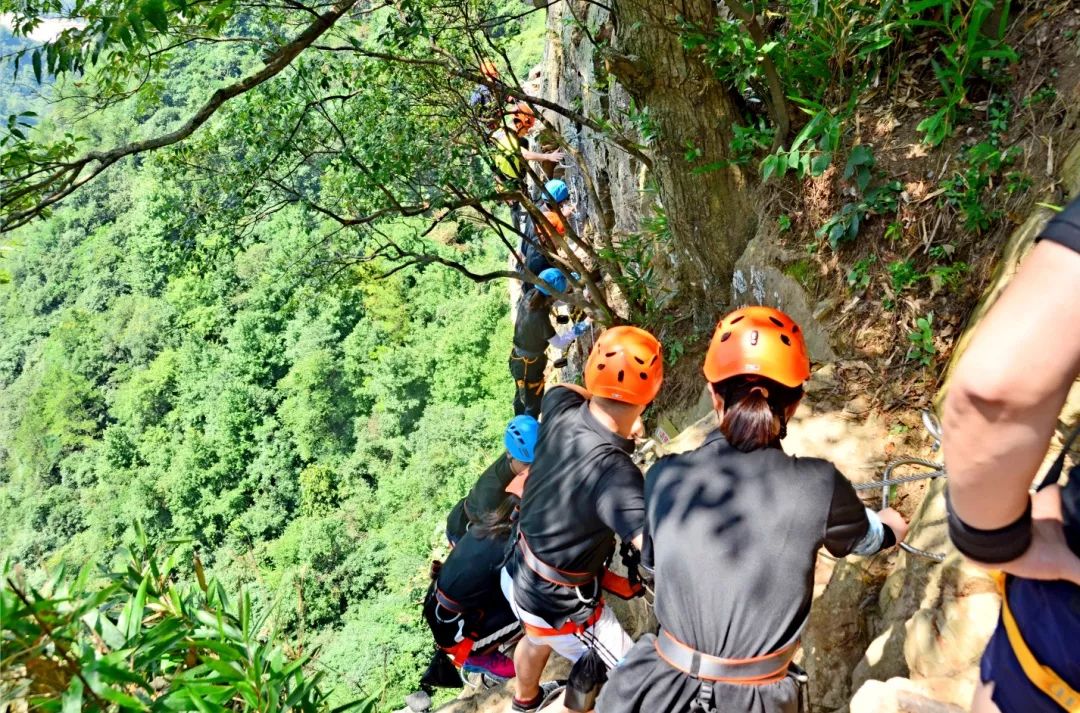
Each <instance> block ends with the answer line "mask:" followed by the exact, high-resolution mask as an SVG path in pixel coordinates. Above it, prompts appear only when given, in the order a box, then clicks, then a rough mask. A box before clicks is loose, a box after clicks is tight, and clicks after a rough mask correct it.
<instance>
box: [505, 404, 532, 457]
mask: <svg viewBox="0 0 1080 713" xmlns="http://www.w3.org/2000/svg"><path fill="white" fill-rule="evenodd" d="M539 433H540V424H539V423H538V422H537V421H536V419H535V418H533V417H532V416H529V415H522V416H514V417H513V418H512V419H510V423H509V424H507V426H506V434H505V435H504V436H503V442H504V443H505V444H506V452H507V453H509V454H510V457H511V458H513V459H514V460H519V461H521V462H522V463H532V462H533V457H534V456H535V455H536V437H537V435H538V434H539Z"/></svg>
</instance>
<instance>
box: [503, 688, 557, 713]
mask: <svg viewBox="0 0 1080 713" xmlns="http://www.w3.org/2000/svg"><path fill="white" fill-rule="evenodd" d="M564 688H566V681H545V682H544V683H541V684H540V693H538V694H537V696H536V698H534V699H533V700H531V701H529V702H528V703H520V702H519V701H518V699H516V698H515V699H514V701H513V703H512V704H511V706H510V710H512V711H517V712H518V713H529V711H538V710H540V709H541V708H543V707H544V706H546V705H547V704H548V703H551V702H552V701H553V700H555V698H556V697H558V695H559V694H560V693H562V692H563V689H564Z"/></svg>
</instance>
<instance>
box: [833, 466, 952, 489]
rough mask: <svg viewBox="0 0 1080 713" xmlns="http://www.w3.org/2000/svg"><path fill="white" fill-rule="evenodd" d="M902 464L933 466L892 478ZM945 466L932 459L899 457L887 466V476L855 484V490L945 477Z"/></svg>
mask: <svg viewBox="0 0 1080 713" xmlns="http://www.w3.org/2000/svg"><path fill="white" fill-rule="evenodd" d="M902 465H921V466H923V467H925V468H931V469H932V470H930V471H929V472H927V473H913V474H911V475H901V476H898V477H896V478H890V477H889V475H890V474H891V473H892V471H893V470H894V469H896V468H898V467H900V466H902ZM944 477H945V466H944V465H942V464H941V463H935V462H934V461H932V460H927V459H925V458H898V459H897V460H894V461H892V462H890V463H889V464H888V465H886V466H885V478H884V479H882V480H872V481H870V482H868V483H857V484H855V490H857V491H861V490H873V489H875V488H887V487H889V486H890V485H903V484H904V483H914V482H915V481H917V480H928V479H932V478H944Z"/></svg>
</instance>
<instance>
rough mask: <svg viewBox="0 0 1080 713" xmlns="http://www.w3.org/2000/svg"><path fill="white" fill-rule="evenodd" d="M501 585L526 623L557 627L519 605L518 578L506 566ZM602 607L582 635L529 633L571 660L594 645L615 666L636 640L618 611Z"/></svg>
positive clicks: (531, 639)
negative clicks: (516, 598) (516, 584)
mask: <svg viewBox="0 0 1080 713" xmlns="http://www.w3.org/2000/svg"><path fill="white" fill-rule="evenodd" d="M500 584H501V585H502V592H503V596H505V597H506V601H508V602H509V603H510V607H511V608H512V609H513V610H514V614H515V615H517V618H518V620H519V621H520V622H521V623H522V624H529V625H531V626H536V627H540V628H543V629H555V628H557V627H555V626H553V625H552V624H551V623H550V622H548V621H546V620H544V618H543V617H540V616H537V615H536V614H533V613H531V612H527V611H525V610H524V609H522V608H521V607H519V606H518V603H517V601H515V599H514V579H513V577H511V576H510V573H509V572H507V571H506V568H505V567H503V570H502V575H501V577H500ZM600 606H601V612H600V618H599V619H598V620H597V621H596V622H595V623H593V624H592V625H591V626H590V627H589V628H587V629H585V630H584V631H583V632H581V633H580V634H552V635H551V636H535V635H533V634H530V633H529V632H528V630H526V632H525V635H526V636H527V637H528V639H529V641H531V642H533V643H534V644H537V645H540V646H550V647H551V648H552V649H554V650H555V652H556V653H558V654H559V655H560V656H562V657H564V658H566V659H569V660H570V662H571V663H573V662H576V661H577V660H578V659H579V658H581V657H582V656H584V655H585V652H587V651H588V650H589V649H590V648H595V649H596V651H597V653H599V654H600V656H601V658H603V659H604V663H606V664H607V665H608V668H614V667H615V666H616V665H617V664H618V663H619V662H620V661H622V659H623V657H624V656H626V654H628V653H629V652H630V649H631V648H632V647H633V646H634V642H633V641H631V640H630V637H629V636H628V635H627V633H626V632H625V631H623V628H622V625H621V624H620V623H619V620H618V619H616V618H615V614H613V613H612V611H611V610H610V609H608V608H607V607H606V606H604V605H603V604H601V605H600Z"/></svg>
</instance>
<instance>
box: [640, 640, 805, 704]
mask: <svg viewBox="0 0 1080 713" xmlns="http://www.w3.org/2000/svg"><path fill="white" fill-rule="evenodd" d="M801 634H802V631H801V630H800V631H799V634H796V636H795V638H794V639H793V640H792V641H791V642H790V643H788V644H787V645H785V646H783V647H781V648H779V649H777V650H776V651H774V652H772V653H769V654H765V655H763V656H754V657H752V658H747V659H730V658H721V657H719V656H711V655H709V654H706V653H704V652H701V651H698V650H696V649H694V648H693V647H691V646H689V645H687V644H685V643H683V642H682V641H679V640H678V639H677V638H676V637H675V636H674V635H673V634H672V633H671V632H669V631H668V630H667V629H665V628H663V626H661V627H660V633H659V634H658V635H657V636H656V641H655V643H654V646H655V648H656V653H657V655H658V656H659V657H660V658H661V659H662V660H663V661H664V663H666V664H667V665H668V666H671V667H672V668H674V669H676V670H677V671H681V672H683V673H685V674H686V675H687V676H690V677H691V678H694V679H697V680H698V681H699V682H700V685H699V686H698V692H697V696H695V698H694V700H693V701H691V703H690V710H691V711H693V712H694V713H715V711H716V707H715V705H714V702H713V686H714V685H715V684H717V683H724V684H731V685H736V686H765V685H769V684H772V683H776V682H778V681H782V680H784V679H785V678H789V677H790V678H791V679H792V680H794V682H795V684H796V686H798V689H799V710H800V712H801V711H805V710H809V708H808V706H807V705H806V703H807V700H808V692H807V684H808V682H809V677H808V676H807V675H806V672H805V671H803V670H802V669H801V668H799V667H798V666H795V665H794V664H793V663H792V659H793V658H794V657H795V652H796V651H798V649H799V645H800V643H801V638H800V635H801Z"/></svg>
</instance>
